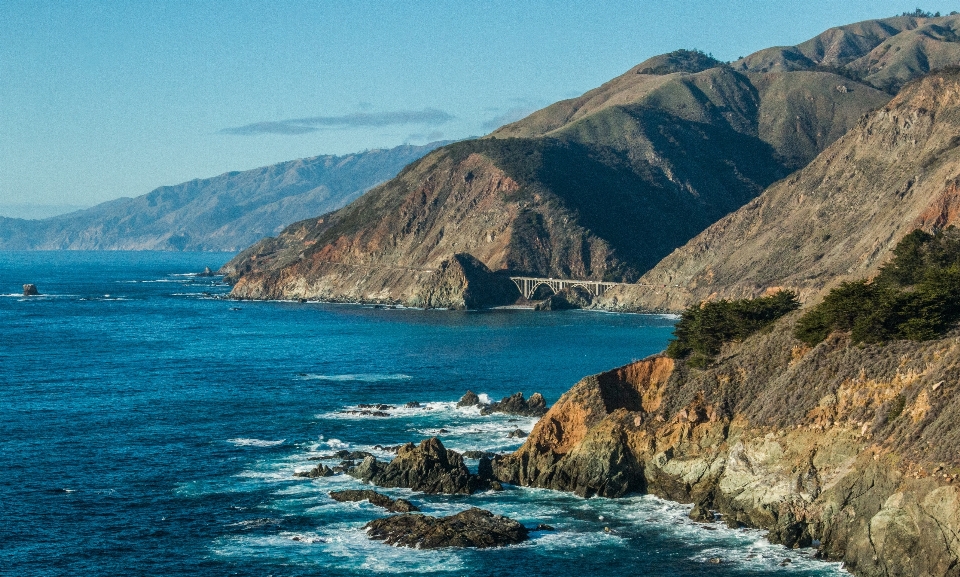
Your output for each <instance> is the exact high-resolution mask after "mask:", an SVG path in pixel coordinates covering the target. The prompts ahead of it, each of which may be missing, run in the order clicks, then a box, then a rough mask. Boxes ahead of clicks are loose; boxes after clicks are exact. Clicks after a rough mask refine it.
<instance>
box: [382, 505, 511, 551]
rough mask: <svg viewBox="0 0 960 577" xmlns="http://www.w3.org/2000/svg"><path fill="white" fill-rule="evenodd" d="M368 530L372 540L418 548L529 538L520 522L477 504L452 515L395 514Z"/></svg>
mask: <svg viewBox="0 0 960 577" xmlns="http://www.w3.org/2000/svg"><path fill="white" fill-rule="evenodd" d="M364 529H366V530H367V533H368V535H369V536H370V538H371V539H376V540H380V541H384V542H385V543H387V544H389V545H397V546H401V547H416V548H418V549H438V548H441V547H477V548H487V547H503V546H505V545H515V544H517V543H522V542H524V541H526V540H527V539H528V538H529V534H528V531H527V528H526V527H524V526H523V525H521V524H520V523H518V522H516V521H514V520H513V519H510V518H508V517H502V516H500V515H494V514H493V513H491V512H490V511H485V510H483V509H477V508H476V507H474V508H472V509H467V510H466V511H463V512H461V513H457V514H456V515H451V516H449V517H429V516H427V515H422V514H406V515H395V516H393V517H386V518H384V519H376V520H374V521H371V522H369V523H367V524H366V526H365V527H364Z"/></svg>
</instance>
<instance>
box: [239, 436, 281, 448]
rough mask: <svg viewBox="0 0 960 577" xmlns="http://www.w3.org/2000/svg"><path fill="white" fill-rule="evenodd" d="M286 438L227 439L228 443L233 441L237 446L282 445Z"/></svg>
mask: <svg viewBox="0 0 960 577" xmlns="http://www.w3.org/2000/svg"><path fill="white" fill-rule="evenodd" d="M284 441H286V439H280V440H279V441H266V440H263V439H245V438H237V439H227V442H228V443H232V444H234V445H236V446H237V447H276V446H277V445H282V444H283V443H284Z"/></svg>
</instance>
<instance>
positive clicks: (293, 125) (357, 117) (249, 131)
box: [220, 108, 454, 136]
mask: <svg viewBox="0 0 960 577" xmlns="http://www.w3.org/2000/svg"><path fill="white" fill-rule="evenodd" d="M453 118H454V117H453V115H451V114H449V113H447V112H444V111H443V110H437V109H436V108H424V109H423V110H395V111H392V112H354V113H351V114H344V115H342V116H311V117H307V118H291V119H289V120H280V121H265V122H254V123H253V124H246V125H244V126H236V127H233V128H224V129H223V130H221V131H220V132H221V133H223V134H237V135H241V136H250V135H256V134H306V133H308V132H316V131H318V130H321V129H324V128H382V127H384V126H402V125H408V124H419V125H422V126H438V125H440V124H444V123H446V122H449V121H451V120H453Z"/></svg>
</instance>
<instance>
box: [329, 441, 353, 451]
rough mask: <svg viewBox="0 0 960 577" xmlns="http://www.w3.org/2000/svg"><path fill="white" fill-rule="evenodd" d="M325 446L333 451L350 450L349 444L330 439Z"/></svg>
mask: <svg viewBox="0 0 960 577" xmlns="http://www.w3.org/2000/svg"><path fill="white" fill-rule="evenodd" d="M325 444H326V445H327V446H328V447H330V448H331V449H333V450H335V451H342V450H350V443H344V442H343V441H341V440H340V439H330V440H329V441H327V442H326V443H325Z"/></svg>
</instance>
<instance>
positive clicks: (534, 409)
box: [480, 393, 547, 417]
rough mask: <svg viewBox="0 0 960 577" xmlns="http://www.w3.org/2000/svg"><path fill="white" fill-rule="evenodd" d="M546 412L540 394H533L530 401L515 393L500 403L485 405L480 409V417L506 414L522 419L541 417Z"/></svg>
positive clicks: (545, 403)
mask: <svg viewBox="0 0 960 577" xmlns="http://www.w3.org/2000/svg"><path fill="white" fill-rule="evenodd" d="M546 412H547V401H546V400H545V399H544V398H543V395H541V394H540V393H534V394H533V396H531V397H530V400H529V401H528V400H526V399H524V398H523V393H515V394H513V395H510V396H509V397H504V398H503V399H502V400H501V401H499V402H496V403H492V404H490V405H487V406H486V407H484V408H482V409H480V414H481V415H489V414H490V413H506V414H508V415H519V416H522V417H542V416H543V415H544V414H546Z"/></svg>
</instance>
